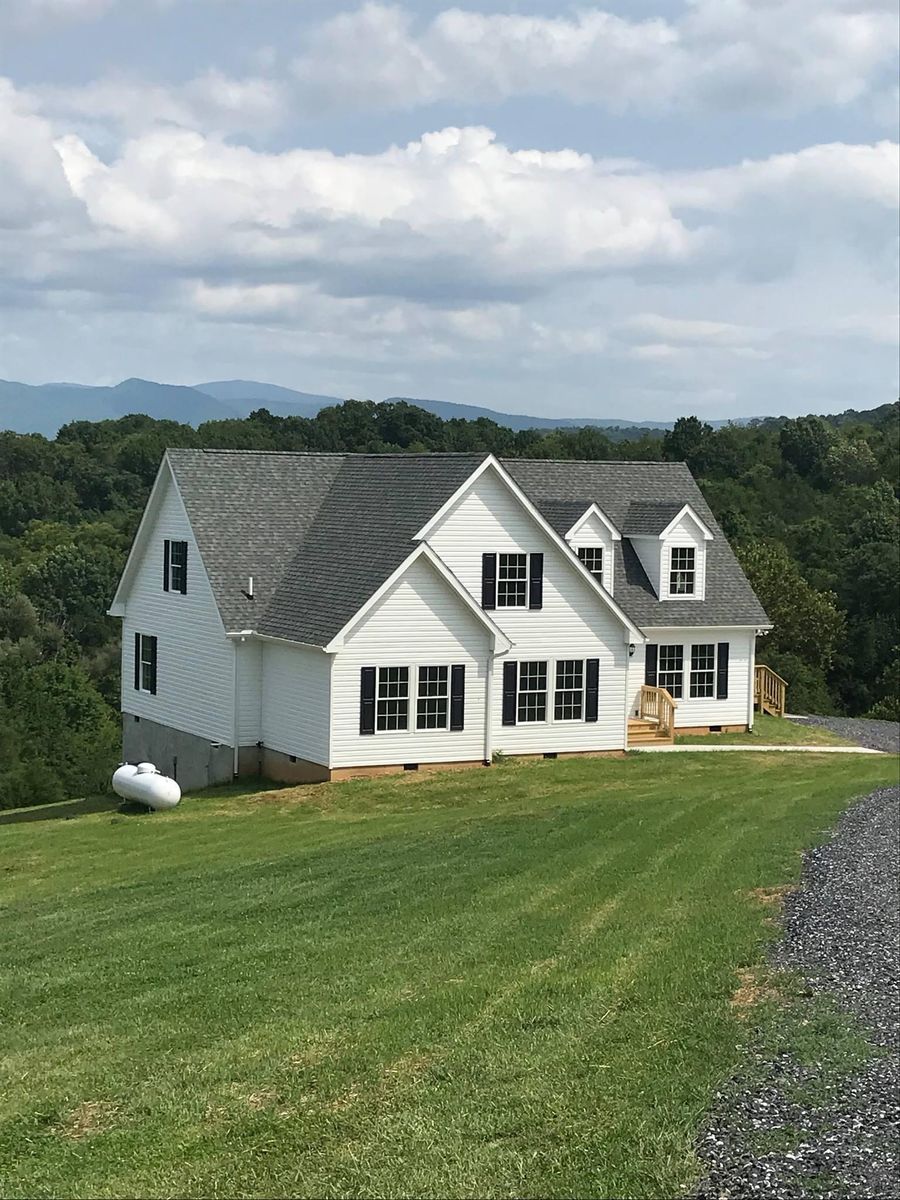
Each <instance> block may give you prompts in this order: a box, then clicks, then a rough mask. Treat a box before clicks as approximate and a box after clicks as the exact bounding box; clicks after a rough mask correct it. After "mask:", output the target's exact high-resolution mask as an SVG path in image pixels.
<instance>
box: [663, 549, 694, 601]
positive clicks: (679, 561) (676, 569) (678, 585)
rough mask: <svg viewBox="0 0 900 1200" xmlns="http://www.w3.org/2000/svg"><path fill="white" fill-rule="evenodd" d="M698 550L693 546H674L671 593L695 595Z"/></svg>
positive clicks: (670, 578) (670, 570) (670, 575)
mask: <svg viewBox="0 0 900 1200" xmlns="http://www.w3.org/2000/svg"><path fill="white" fill-rule="evenodd" d="M696 556H697V552H696V550H695V549H694V547H693V546H673V547H672V557H671V560H670V563H669V595H670V596H693V594H694V578H695V575H696Z"/></svg>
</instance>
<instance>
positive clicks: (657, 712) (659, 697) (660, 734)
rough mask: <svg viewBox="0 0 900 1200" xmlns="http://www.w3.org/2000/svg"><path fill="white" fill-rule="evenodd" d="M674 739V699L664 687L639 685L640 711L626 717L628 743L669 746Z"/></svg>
mask: <svg viewBox="0 0 900 1200" xmlns="http://www.w3.org/2000/svg"><path fill="white" fill-rule="evenodd" d="M674 741H675V701H674V700H673V699H672V697H671V696H670V695H669V693H668V692H667V691H666V689H665V688H660V687H649V686H648V685H647V684H643V685H642V686H641V698H640V712H639V713H638V715H637V716H636V717H629V719H628V745H629V746H642V745H647V744H648V743H650V744H653V745H663V746H667V745H668V746H671V745H672V744H673V743H674Z"/></svg>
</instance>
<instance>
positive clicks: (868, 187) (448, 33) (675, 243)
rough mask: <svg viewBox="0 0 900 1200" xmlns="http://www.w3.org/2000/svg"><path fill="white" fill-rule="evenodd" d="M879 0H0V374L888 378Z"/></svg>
mask: <svg viewBox="0 0 900 1200" xmlns="http://www.w3.org/2000/svg"><path fill="white" fill-rule="evenodd" d="M897 42H898V21H897V16H896V10H895V5H894V4H893V3H892V2H891V3H887V2H884V0H831V2H829V0H692V2H691V3H687V4H681V3H671V2H668V3H667V2H664V0H655V2H654V0H634V2H632V3H624V2H621V0H620V2H619V3H612V4H610V3H607V4H604V5H592V4H581V5H577V6H575V5H568V4H559V3H550V2H549V0H544V2H538V0H521V2H519V3H512V4H509V3H507V4H502V3H499V2H496V3H493V4H491V3H489V2H488V0H481V2H480V3H477V4H476V3H470V4H466V5H461V6H459V7H456V6H453V5H452V4H449V3H439V2H436V0H429V2H425V0H418V2H412V0H410V2H408V3H405V4H403V3H398V4H391V3H371V2H370V3H334V2H330V3H324V2H322V0H3V2H2V4H0V175H2V177H3V179H4V185H3V188H2V190H0V377H3V378H8V379H10V378H12V379H22V380H26V381H28V382H42V381H46V380H50V379H55V380H58V379H68V380H73V381H77V382H82V383H110V382H116V381H118V380H119V379H121V378H123V377H126V376H131V375H141V376H145V377H148V378H154V379H160V380H166V381H172V382H199V381H201V380H204V379H214V378H215V379H222V378H232V377H241V378H255V379H263V380H267V381H270V382H274V383H281V384H284V385H286V386H291V387H296V388H299V389H301V390H306V391H314V392H327V393H332V394H337V395H347V396H349V395H353V396H358V397H371V398H374V399H381V398H383V397H384V396H387V395H408V396H416V395H421V396H431V397H434V398H441V399H447V400H455V401H458V402H462V403H477V404H485V405H488V406H491V407H496V408H499V409H506V410H509V411H513V410H514V411H529V412H534V413H540V414H548V413H558V414H560V415H569V416H578V415H584V416H593V417H621V418H629V417H630V418H634V419H651V418H660V419H670V418H672V417H674V416H677V415H679V414H682V413H685V412H696V413H698V414H699V415H701V416H706V417H728V416H748V415H756V414H763V413H771V412H784V413H799V412H806V411H822V412H824V411H836V410H839V409H842V408H846V407H857V408H862V407H870V406H873V405H876V404H879V403H884V402H886V401H888V400H891V399H893V398H895V396H896V394H897V386H898V381H897V360H898V354H897V330H898V318H897V309H898V298H897V204H898V196H897V192H898V147H897V106H898V100H897V85H896V74H897Z"/></svg>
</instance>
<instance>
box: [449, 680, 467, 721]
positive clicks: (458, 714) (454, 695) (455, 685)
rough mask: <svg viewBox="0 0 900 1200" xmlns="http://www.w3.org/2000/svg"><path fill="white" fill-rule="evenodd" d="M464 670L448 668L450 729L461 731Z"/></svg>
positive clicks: (464, 685) (463, 705)
mask: <svg viewBox="0 0 900 1200" xmlns="http://www.w3.org/2000/svg"><path fill="white" fill-rule="evenodd" d="M465 710H466V668H465V665H464V664H460V665H457V666H455V667H451V668H450V728H451V729H463V728H464V727H465V718H466V711H465Z"/></svg>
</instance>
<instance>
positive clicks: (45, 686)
mask: <svg viewBox="0 0 900 1200" xmlns="http://www.w3.org/2000/svg"><path fill="white" fill-rule="evenodd" d="M167 446H172V447H175V446H188V447H190V446H195V447H201V446H202V447H208V448H219V449H253V450H326V451H328V450H331V451H365V452H368V453H381V452H388V451H391V452H398V451H400V452H402V451H406V452H409V453H413V452H423V451H430V450H456V451H492V452H493V453H495V454H497V455H502V456H505V457H525V458H563V459H594V460H596V459H626V460H632V461H634V460H641V459H643V460H654V461H656V460H660V459H664V460H669V461H684V462H686V463H687V464H688V466H689V467H690V468H691V470H692V471H693V472H694V475H695V476H696V477H697V479H698V481H699V483H700V486H701V488H702V489H703V492H704V494H705V495H706V498H707V500H708V502H709V504H710V506H711V508H712V509H713V511H714V512H715V514H716V516H717V518H718V520H719V522H720V524H721V525H722V527H723V528H724V530H725V533H726V534H727V536H728V537H729V539H730V540H731V542H732V545H733V546H734V548H735V550H736V552H737V554H738V556H739V557H740V559H741V562H742V563H743V566H744V569H745V570H746V572H747V574H748V576H749V578H750V581H751V583H752V584H753V586H754V588H755V589H756V592H757V594H758V595H759V597H760V600H761V601H762V603H763V605H764V606H765V608H766V610H767V612H768V613H769V615H770V616H771V618H772V620H773V621H774V623H775V628H774V630H773V631H772V633H771V634H770V635H768V636H767V637H764V638H761V639H760V641H759V647H758V658H759V661H761V662H767V663H769V664H770V665H771V666H772V667H773V668H774V669H775V670H776V671H778V672H779V674H781V675H783V676H784V677H785V679H787V680H788V682H789V684H790V690H789V693H788V696H789V704H790V707H791V709H792V711H795V712H815V713H846V714H848V715H860V714H863V715H869V716H873V717H883V718H892V719H897V718H898V717H900V711H898V708H900V702H898V691H900V619H898V593H897V580H898V566H900V563H898V545H900V502H898V497H897V490H898V473H900V461H898V446H900V430H898V405H897V404H890V405H883V406H881V407H880V408H876V409H873V410H871V411H867V412H854V411H848V412H846V413H842V414H840V415H839V416H832V417H817V416H806V417H800V418H798V419H796V420H789V419H786V418H773V419H767V420H764V421H758V422H752V423H750V424H749V425H729V426H724V427H722V428H719V429H713V428H712V427H711V426H709V425H707V424H705V423H703V422H702V421H700V420H698V419H697V418H696V417H685V418H682V419H681V420H679V421H678V422H677V423H676V424H675V427H674V428H673V429H672V430H670V431H668V432H666V433H665V434H664V436H663V437H660V436H659V433H658V431H653V432H648V433H646V434H643V435H641V436H640V437H638V438H637V439H635V440H625V441H615V442H614V441H612V440H611V439H610V438H609V437H607V436H606V435H605V434H604V432H603V431H602V430H601V429H597V428H590V427H586V428H583V429H561V430H551V431H545V430H520V431H515V432H514V431H513V430H510V429H507V428H504V427H503V426H500V425H496V424H494V423H493V422H492V421H488V420H478V421H464V420H459V419H454V420H448V421H445V420H442V419H441V418H440V417H437V416H435V415H433V414H432V413H428V412H426V411H424V410H423V409H420V408H416V407H415V406H413V405H410V404H407V403H404V402H400V403H394V404H374V403H370V402H360V401H352V400H351V401H347V402H346V403H345V404H341V405H336V406H335V407H332V408H326V409H323V410H322V411H321V412H319V413H318V414H317V415H316V416H315V417H312V418H304V417H278V416H274V415H272V414H271V413H270V412H268V411H267V410H266V409H264V408H262V409H259V410H257V411H256V412H254V413H252V414H251V415H250V416H249V417H247V418H246V419H243V420H242V419H237V418H236V419H233V420H222V421H209V422H207V423H205V424H202V425H200V426H199V428H197V429H194V428H192V427H191V426H190V425H182V424H179V423H177V422H174V421H158V420H154V419H152V418H150V417H145V416H138V415H136V416H128V417H123V418H121V419H119V420H115V421H99V422H88V421H75V422H73V423H71V424H69V425H65V426H64V427H63V428H62V429H60V431H59V433H58V434H57V436H56V438H55V439H52V440H50V439H47V438H44V437H42V436H40V435H37V434H15V433H9V432H6V433H0V808H3V807H12V806H17V805H20V804H29V803H36V802H38V801H39V800H42V801H49V800H57V799H63V798H65V797H68V796H75V795H83V794H85V793H87V792H90V791H92V790H98V789H101V788H103V787H105V785H106V783H107V780H108V777H109V771H110V769H111V767H112V765H113V764H114V763H115V762H116V761H117V756H118V746H119V716H118V702H119V643H118V638H119V622H118V621H115V620H113V619H111V618H109V617H107V616H106V615H105V614H106V609H107V607H108V605H109V603H110V601H111V599H112V595H113V592H114V591H115V586H116V582H117V580H118V577H119V574H120V572H121V569H122V566H123V565H124V562H125V558H126V556H127V553H128V547H129V546H130V544H131V539H132V537H133V535H134V532H135V529H136V527H137V523H138V520H139V518H140V514H141V512H142V510H143V506H144V503H145V501H146V499H147V496H148V494H149V491H150V487H151V485H152V483H153V479H154V477H155V475H156V471H157V469H158V467H159V462H160V459H161V457H162V454H163V451H164V450H165V448H166V447H167Z"/></svg>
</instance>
